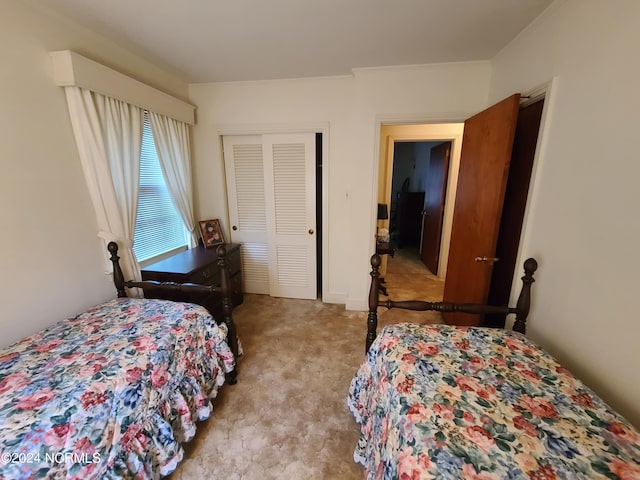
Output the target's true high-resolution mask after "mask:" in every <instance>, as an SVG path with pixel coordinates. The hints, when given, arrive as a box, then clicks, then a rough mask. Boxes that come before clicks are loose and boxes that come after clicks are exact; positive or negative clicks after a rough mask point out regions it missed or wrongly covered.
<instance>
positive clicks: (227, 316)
mask: <svg viewBox="0 0 640 480" xmlns="http://www.w3.org/2000/svg"><path fill="white" fill-rule="evenodd" d="M216 252H217V254H218V266H219V267H220V272H221V273H222V275H220V290H221V293H222V311H223V315H224V323H225V324H226V325H227V341H228V342H229V347H230V348H231V352H233V356H234V357H235V359H236V367H235V368H234V369H233V371H232V372H231V373H229V379H228V380H229V383H230V384H231V385H235V384H236V383H237V382H238V336H237V333H236V324H235V322H234V321H233V316H232V314H231V311H232V310H233V304H232V302H231V285H229V272H228V271H227V260H226V257H227V249H226V247H225V246H224V245H220V246H219V247H218V248H217V250H216Z"/></svg>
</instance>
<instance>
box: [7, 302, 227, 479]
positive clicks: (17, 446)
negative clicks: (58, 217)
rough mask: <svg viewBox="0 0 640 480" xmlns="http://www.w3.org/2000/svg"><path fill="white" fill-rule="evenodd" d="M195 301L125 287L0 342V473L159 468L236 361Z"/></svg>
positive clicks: (162, 471)
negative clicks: (116, 295)
mask: <svg viewBox="0 0 640 480" xmlns="http://www.w3.org/2000/svg"><path fill="white" fill-rule="evenodd" d="M225 338H226V327H225V326H224V325H220V326H218V325H216V324H215V322H214V321H213V319H212V318H211V316H210V315H209V314H208V313H207V311H206V310H205V309H204V308H202V307H199V306H196V305H192V304H182V303H174V302H169V301H165V300H145V299H133V298H122V299H118V300H112V301H110V302H107V303H104V304H102V305H98V306H96V307H94V308H91V309H89V310H88V311H86V312H85V313H83V314H81V315H79V316H77V317H74V318H70V319H67V320H64V321H62V322H60V323H57V324H56V325H53V326H52V327H50V328H48V329H46V330H43V331H42V332H40V333H38V334H36V335H33V336H31V337H29V338H26V339H24V340H23V341H21V342H19V343H16V344H14V345H13V346H11V347H9V348H7V349H5V350H0V479H22V478H68V479H83V480H86V479H94V478H107V479H115V478H134V477H135V478H137V479H145V478H159V477H160V476H161V475H162V476H164V475H168V474H170V473H171V472H172V471H173V470H174V469H175V468H176V466H177V465H178V463H179V462H180V461H181V460H182V455H183V451H182V448H181V446H180V443H181V442H185V441H188V440H190V439H191V438H192V437H193V435H194V433H195V430H196V424H195V422H196V421H198V420H204V419H206V418H208V417H209V415H210V413H211V411H212V404H211V399H212V398H214V397H215V396H216V393H217V391H218V388H219V387H220V386H221V385H222V384H223V383H224V380H225V372H230V371H231V370H232V368H233V366H234V364H235V359H234V358H233V354H232V353H231V350H230V349H229V347H228V345H227V343H226V341H225Z"/></svg>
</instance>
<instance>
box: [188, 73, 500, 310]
mask: <svg viewBox="0 0 640 480" xmlns="http://www.w3.org/2000/svg"><path fill="white" fill-rule="evenodd" d="M489 75H490V69H489V65H488V63H485V62H479V63H458V64H443V65H431V66H422V67H405V68H388V69H387V68H383V69H363V70H356V71H355V72H354V75H353V76H349V77H333V78H315V79H298V80H283V81H269V82H238V83H219V84H200V85H191V86H190V87H189V97H190V100H191V101H192V103H194V104H195V105H197V107H198V124H197V125H196V127H195V129H194V161H195V165H194V172H195V178H196V180H197V185H196V188H197V202H196V211H197V214H198V215H199V216H200V217H201V218H204V217H208V218H223V219H226V203H225V184H224V170H223V162H222V156H221V149H220V134H222V133H240V132H242V131H247V132H251V133H253V132H256V131H260V130H261V129H264V130H272V129H279V128H286V127H295V128H300V127H301V126H302V127H304V126H305V125H312V126H313V125H328V132H329V133H328V139H327V141H328V161H327V164H326V165H324V168H325V169H327V170H328V183H327V184H326V192H327V197H326V202H327V205H326V206H327V216H328V223H327V224H326V225H325V238H324V240H325V248H326V250H325V255H324V259H325V266H326V268H325V269H324V271H323V276H324V279H325V281H326V288H325V289H324V295H323V299H324V300H325V301H330V302H341V303H346V305H347V307H348V308H354V309H366V304H367V303H366V299H367V292H368V278H369V277H368V275H367V272H368V270H369V257H370V256H371V253H372V252H373V249H374V235H375V214H376V205H377V199H376V196H377V170H378V144H379V137H378V135H379V129H380V124H381V122H385V123H393V122H396V121H397V122H403V123H421V122H425V121H459V120H463V119H465V118H467V117H468V116H469V115H471V114H473V113H476V112H478V111H480V110H482V109H483V108H484V107H485V106H486V105H487V92H488V87H489ZM374 186H375V187H374ZM224 223H225V225H224V227H225V228H226V229H228V222H227V221H225V222H224Z"/></svg>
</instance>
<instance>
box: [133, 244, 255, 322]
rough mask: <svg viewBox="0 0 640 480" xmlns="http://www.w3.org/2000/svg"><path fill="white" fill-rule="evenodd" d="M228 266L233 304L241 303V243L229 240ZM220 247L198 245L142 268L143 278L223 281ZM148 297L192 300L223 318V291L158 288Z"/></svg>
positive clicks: (242, 298)
mask: <svg viewBox="0 0 640 480" xmlns="http://www.w3.org/2000/svg"><path fill="white" fill-rule="evenodd" d="M225 246H226V248H227V258H226V260H227V266H228V270H229V283H230V287H231V301H232V303H233V307H236V306H238V305H240V304H241V303H242V302H243V300H244V297H243V295H242V267H241V263H240V245H239V244H226V245H225ZM216 250H217V249H216V248H204V247H202V246H198V247H195V248H192V249H189V250H186V251H184V252H180V253H177V254H175V255H172V256H171V257H169V258H166V259H164V260H161V261H159V262H157V263H154V264H152V265H149V266H147V267H145V268H144V269H142V280H156V281H158V282H177V283H198V284H201V285H220V267H219V266H218V254H217V252H216ZM145 297H147V298H163V299H166V300H173V301H177V302H190V303H196V304H198V305H202V306H203V307H205V308H206V309H207V310H209V312H210V313H211V315H213V318H215V319H216V321H218V322H221V321H223V318H224V316H223V309H222V295H220V294H219V293H211V294H208V293H205V294H185V293H180V292H168V293H160V292H158V291H157V290H154V291H153V293H152V292H148V294H147V292H145Z"/></svg>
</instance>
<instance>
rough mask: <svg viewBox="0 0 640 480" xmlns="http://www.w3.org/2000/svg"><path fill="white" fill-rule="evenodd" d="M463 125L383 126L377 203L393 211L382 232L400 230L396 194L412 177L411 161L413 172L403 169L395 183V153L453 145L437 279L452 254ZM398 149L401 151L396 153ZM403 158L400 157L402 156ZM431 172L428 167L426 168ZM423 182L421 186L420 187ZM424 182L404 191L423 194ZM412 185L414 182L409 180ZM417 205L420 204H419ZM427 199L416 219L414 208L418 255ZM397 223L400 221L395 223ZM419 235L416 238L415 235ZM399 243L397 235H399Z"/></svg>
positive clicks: (381, 225) (384, 262) (412, 235)
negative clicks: (447, 144)
mask: <svg viewBox="0 0 640 480" xmlns="http://www.w3.org/2000/svg"><path fill="white" fill-rule="evenodd" d="M463 127H464V124H462V123H438V124H412V125H386V124H382V125H381V128H380V149H379V152H380V157H379V168H378V171H379V175H378V203H382V204H387V205H389V206H391V208H390V213H391V214H390V215H389V216H390V217H391V218H390V219H388V220H386V219H385V220H380V221H379V222H378V227H379V228H381V229H387V230H392V229H396V228H397V224H396V225H393V228H392V225H391V223H392V221H394V218H393V216H394V214H397V209H396V208H397V207H396V205H397V204H396V203H395V202H394V198H393V197H394V192H395V193H396V194H397V192H398V191H402V190H403V187H402V185H403V184H404V183H405V181H406V179H407V177H408V176H409V177H410V176H411V175H409V174H408V173H407V172H409V173H412V170H414V169H413V164H412V163H411V160H409V165H410V168H409V169H407V168H400V169H399V172H400V173H399V174H398V175H396V179H395V180H394V167H395V157H396V153H400V154H401V155H404V154H406V150H407V149H410V148H411V146H412V144H414V145H415V148H417V149H427V148H428V149H429V150H430V148H431V147H432V146H434V145H439V144H442V143H443V142H451V143H450V160H449V168H448V174H447V175H446V179H445V186H444V190H445V191H446V196H445V202H444V208H443V211H442V222H441V227H442V230H441V235H440V244H441V247H440V251H439V254H438V262H437V269H436V270H437V271H434V272H433V274H434V275H437V276H438V277H439V278H441V279H444V277H445V276H446V272H447V261H448V254H449V239H450V236H451V223H452V219H453V206H454V199H455V192H456V188H457V176H458V166H459V163H460V151H461V145H462V133H463ZM396 147H399V149H397V148H396ZM399 156H400V155H399ZM423 167H424V165H422V166H421V165H420V163H419V162H418V163H416V165H415V171H416V172H417V173H418V177H419V176H420V175H419V174H420V170H421V168H423ZM427 168H428V167H427ZM421 182H422V183H421ZM424 182H425V180H418V179H414V186H410V187H409V188H405V190H418V191H420V190H421V191H422V192H424V191H425V189H426V184H425V183H424ZM409 183H411V179H410V180H409ZM418 203H420V202H419V201H418ZM423 206H424V198H423V201H422V206H420V207H419V208H418V210H417V216H416V215H415V213H416V211H415V208H414V209H412V211H413V213H414V215H413V218H414V222H415V224H416V227H415V229H414V230H413V232H412V233H410V234H409V237H408V238H410V239H412V242H413V245H415V247H413V246H412V248H415V251H416V252H417V254H418V255H419V252H420V250H421V240H422V223H423V217H422V211H423V210H424V208H423ZM396 221H397V219H396ZM416 231H417V236H416V234H415V232H416ZM396 239H397V234H396ZM400 243H401V244H400V245H399V246H400V247H403V246H404V245H402V243H403V242H402V241H401V242H400ZM387 261H388V260H387V258H386V256H384V257H383V258H382V265H381V273H383V274H384V273H385V272H386V265H387Z"/></svg>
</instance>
